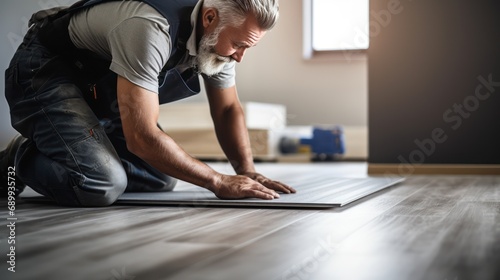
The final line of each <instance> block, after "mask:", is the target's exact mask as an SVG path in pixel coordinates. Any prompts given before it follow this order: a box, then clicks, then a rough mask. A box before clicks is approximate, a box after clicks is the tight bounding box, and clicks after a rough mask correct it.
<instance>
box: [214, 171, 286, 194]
mask: <svg viewBox="0 0 500 280" xmlns="http://www.w3.org/2000/svg"><path fill="white" fill-rule="evenodd" d="M211 191H212V192H213V193H214V194H215V195H216V196H217V197H218V198H221V199H240V198H260V199H268V200H270V199H275V198H279V197H280V196H279V194H278V193H277V192H276V191H274V190H271V189H268V188H266V187H264V186H263V185H261V184H260V183H258V182H256V181H254V180H252V179H250V178H248V177H247V176H242V175H233V176H231V175H222V174H221V176H220V179H219V180H218V182H217V184H216V185H215V186H214V187H213V188H211Z"/></svg>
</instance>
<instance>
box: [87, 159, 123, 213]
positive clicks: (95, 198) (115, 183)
mask: <svg viewBox="0 0 500 280" xmlns="http://www.w3.org/2000/svg"><path fill="white" fill-rule="evenodd" d="M114 165H115V166H108V167H107V168H103V169H105V170H101V171H102V172H99V173H97V174H93V176H86V178H85V181H84V182H83V185H82V186H81V187H80V188H79V189H78V190H77V193H78V194H77V196H78V200H79V201H80V204H81V206H87V207H102V206H109V205H111V204H113V203H114V202H115V201H116V200H117V199H118V197H119V196H120V195H121V194H122V193H123V192H124V191H125V189H126V188H127V184H128V180H127V174H126V173H125V170H124V169H123V167H122V166H121V164H120V163H119V162H118V164H114Z"/></svg>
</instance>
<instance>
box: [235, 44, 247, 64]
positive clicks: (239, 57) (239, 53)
mask: <svg viewBox="0 0 500 280" xmlns="http://www.w3.org/2000/svg"><path fill="white" fill-rule="evenodd" d="M246 50H247V49H246V48H240V49H238V50H236V51H235V52H234V53H233V55H232V56H231V57H232V58H233V59H234V60H236V62H238V63H240V62H241V61H242V60H243V56H244V55H245V51H246Z"/></svg>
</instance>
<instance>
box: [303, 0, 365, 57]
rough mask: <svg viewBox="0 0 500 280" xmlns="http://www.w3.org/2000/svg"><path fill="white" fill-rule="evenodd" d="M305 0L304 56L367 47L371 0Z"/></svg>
mask: <svg viewBox="0 0 500 280" xmlns="http://www.w3.org/2000/svg"><path fill="white" fill-rule="evenodd" d="M303 1H304V7H303V8H304V35H305V36H304V40H305V42H304V44H305V45H304V46H305V52H304V55H305V56H311V55H312V53H313V52H315V51H349V50H366V49H367V48H368V46H369V0H303Z"/></svg>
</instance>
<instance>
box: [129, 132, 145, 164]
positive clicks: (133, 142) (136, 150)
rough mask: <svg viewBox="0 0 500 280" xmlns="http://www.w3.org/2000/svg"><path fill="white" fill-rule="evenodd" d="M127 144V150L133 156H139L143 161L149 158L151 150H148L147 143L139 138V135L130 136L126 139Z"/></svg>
mask: <svg viewBox="0 0 500 280" xmlns="http://www.w3.org/2000/svg"><path fill="white" fill-rule="evenodd" d="M125 142H126V143H127V150H128V151H129V152H131V153H132V154H134V155H136V156H138V157H139V158H141V159H145V158H147V157H148V152H149V151H150V150H151V149H147V144H146V141H145V140H144V139H143V138H141V137H139V136H138V135H130V136H128V137H125Z"/></svg>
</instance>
